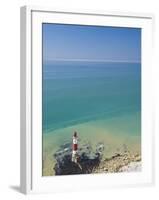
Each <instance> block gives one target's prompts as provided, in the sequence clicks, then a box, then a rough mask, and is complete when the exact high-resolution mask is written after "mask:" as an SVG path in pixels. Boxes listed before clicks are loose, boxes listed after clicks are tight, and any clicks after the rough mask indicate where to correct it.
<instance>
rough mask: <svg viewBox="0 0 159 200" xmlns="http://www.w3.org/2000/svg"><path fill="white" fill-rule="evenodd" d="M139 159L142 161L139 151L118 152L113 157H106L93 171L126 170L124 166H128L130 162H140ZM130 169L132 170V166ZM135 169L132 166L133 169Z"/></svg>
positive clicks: (110, 171)
mask: <svg viewBox="0 0 159 200" xmlns="http://www.w3.org/2000/svg"><path fill="white" fill-rule="evenodd" d="M139 161H141V156H140V154H138V153H136V154H131V153H130V152H128V151H127V152H125V153H123V154H120V153H117V154H115V155H114V156H112V157H111V158H107V159H104V160H103V161H102V162H101V163H100V165H99V166H97V167H96V168H94V170H93V171H92V173H112V172H124V171H126V169H125V168H124V167H126V166H128V165H129V164H130V163H134V162H139ZM140 165H141V162H140ZM140 167H141V166H140ZM124 169H125V170H124ZM129 170H131V168H130V169H129ZM134 170H135V168H134ZM134 170H133V168H132V171H134Z"/></svg>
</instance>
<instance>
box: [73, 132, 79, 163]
mask: <svg viewBox="0 0 159 200" xmlns="http://www.w3.org/2000/svg"><path fill="white" fill-rule="evenodd" d="M77 159H78V137H77V132H76V131H75V132H74V134H73V138H72V162H74V163H77V161H78V160H77Z"/></svg>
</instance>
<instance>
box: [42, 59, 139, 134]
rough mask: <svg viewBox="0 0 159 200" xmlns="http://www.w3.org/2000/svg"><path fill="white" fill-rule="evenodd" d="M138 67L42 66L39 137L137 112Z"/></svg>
mask: <svg viewBox="0 0 159 200" xmlns="http://www.w3.org/2000/svg"><path fill="white" fill-rule="evenodd" d="M140 110H141V65H140V64H139V63H107V62H81V61H72V62H69V61H56V62H47V63H44V65H43V133H44V134H45V133H48V132H50V131H54V130H57V129H59V128H64V127H68V126H73V125H76V124H81V123H84V122H89V121H92V120H100V119H109V118H111V117H114V116H116V117H117V116H121V115H123V114H131V113H134V112H140Z"/></svg>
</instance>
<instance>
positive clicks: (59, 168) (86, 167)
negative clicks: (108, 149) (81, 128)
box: [54, 143, 104, 175]
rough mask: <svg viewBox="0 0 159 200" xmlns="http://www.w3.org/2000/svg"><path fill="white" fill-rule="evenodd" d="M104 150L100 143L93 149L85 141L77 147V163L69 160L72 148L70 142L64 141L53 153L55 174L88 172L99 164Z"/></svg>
mask: <svg viewBox="0 0 159 200" xmlns="http://www.w3.org/2000/svg"><path fill="white" fill-rule="evenodd" d="M103 150H104V145H103V144H102V143H99V144H97V146H96V150H95V151H93V149H92V147H91V145H90V144H89V143H86V144H84V145H82V146H80V148H79V149H78V155H79V160H78V164H76V163H74V162H72V161H71V156H72V148H71V143H66V144H64V145H62V146H61V147H60V149H59V150H58V151H57V152H56V153H55V154H54V158H55V159H56V164H55V167H54V170H55V175H70V174H89V173H92V171H93V169H94V168H95V167H97V166H99V163H100V161H101V158H102V154H103Z"/></svg>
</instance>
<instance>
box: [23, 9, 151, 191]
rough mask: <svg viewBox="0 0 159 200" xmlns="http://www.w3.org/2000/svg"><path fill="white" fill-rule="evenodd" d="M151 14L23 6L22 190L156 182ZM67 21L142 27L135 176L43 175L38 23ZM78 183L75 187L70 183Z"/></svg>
mask: <svg viewBox="0 0 159 200" xmlns="http://www.w3.org/2000/svg"><path fill="white" fill-rule="evenodd" d="M153 18H154V17H153V15H151V14H142V13H141V14H140V13H129V12H128V13H126V12H125V13H122V12H121V13H120V12H106V11H89V10H84V11H83V10H73V11H69V10H64V9H61V10H60V11H59V10H56V9H51V8H44V7H35V6H24V7H22V8H21V149H20V150H21V157H20V158H21V174H20V176H21V183H20V185H21V192H23V193H25V194H28V193H42V192H61V191H72V190H73V191H78V190H81V189H83V190H87V189H95V188H104V189H105V188H106V187H116V186H138V185H152V184H153V183H154V165H153V162H154V161H153V160H154V156H153V154H154V140H153V135H154V132H153V99H152V90H153V85H152V75H151V69H152V40H153V33H152V32H153V31H152V29H153ZM44 22H49V23H66V24H85V25H103V26H121V27H139V28H142V162H143V169H142V172H140V174H139V173H135V172H134V173H124V174H122V173H116V174H106V175H105V174H97V175H80V176H79V175H78V176H77V175H74V176H67V177H66V176H60V177H59V176H54V177H42V171H41V170H42V156H41V152H42V125H41V112H42V111H41V103H42V101H41V90H42V87H41V84H42V83H41V79H42V71H41V70H42V59H41V55H42V53H41V51H42V48H41V45H42V44H41V37H42V36H41V24H42V23H44ZM75 182H76V184H74V183H75Z"/></svg>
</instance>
